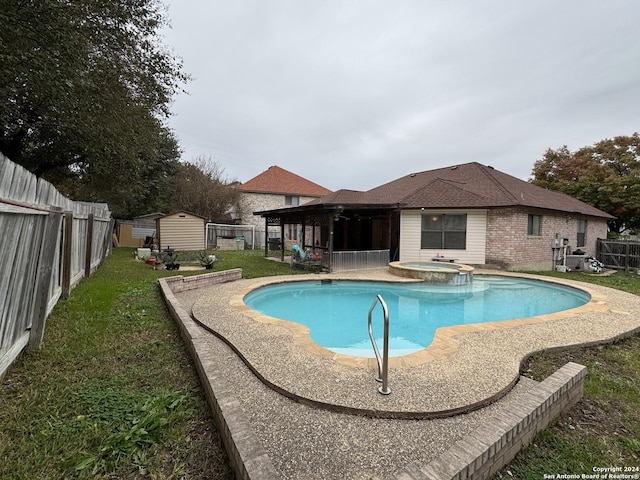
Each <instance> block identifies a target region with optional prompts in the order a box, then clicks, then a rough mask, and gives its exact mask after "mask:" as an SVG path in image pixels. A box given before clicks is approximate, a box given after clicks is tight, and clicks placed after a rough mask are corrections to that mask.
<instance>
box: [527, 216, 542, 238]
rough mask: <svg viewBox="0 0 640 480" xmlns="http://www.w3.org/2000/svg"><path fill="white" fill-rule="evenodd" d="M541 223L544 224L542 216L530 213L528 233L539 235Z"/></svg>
mask: <svg viewBox="0 0 640 480" xmlns="http://www.w3.org/2000/svg"><path fill="white" fill-rule="evenodd" d="M540 225H542V216H540V215H531V214H529V221H528V225H527V235H531V236H535V237H539V236H540V235H541V233H540V230H541V229H540Z"/></svg>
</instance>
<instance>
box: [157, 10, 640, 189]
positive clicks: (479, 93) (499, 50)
mask: <svg viewBox="0 0 640 480" xmlns="http://www.w3.org/2000/svg"><path fill="white" fill-rule="evenodd" d="M165 3H166V4H167V5H168V17H169V19H170V22H171V25H172V27H171V29H169V30H167V31H166V34H165V42H166V44H167V46H169V47H170V48H171V50H172V51H173V53H174V54H176V55H177V56H179V57H181V58H182V59H183V61H184V68H185V71H186V72H187V73H188V74H190V75H191V76H192V77H193V80H192V81H191V82H190V83H189V84H188V85H187V86H186V89H187V90H188V92H189V94H188V95H180V96H178V97H176V99H175V102H174V105H173V108H172V110H173V112H174V115H173V117H172V118H171V119H170V121H169V125H170V127H171V128H172V129H173V130H174V131H175V133H176V135H177V137H178V139H179V141H180V145H181V147H182V149H183V152H184V153H183V160H186V161H192V160H194V159H195V158H196V157H198V156H206V157H209V156H211V158H213V159H214V160H216V161H217V162H218V163H219V164H220V166H221V167H222V168H224V177H225V178H226V179H228V180H239V181H241V182H245V181H247V180H249V179H251V178H253V177H254V176H256V175H258V174H260V173H261V172H262V171H264V170H266V169H267V168H268V167H269V166H271V165H278V166H280V167H282V168H285V169H287V170H290V171H292V172H293V173H296V174H298V175H301V176H303V177H305V178H307V179H309V180H311V181H314V182H316V183H318V184H320V185H322V186H324V187H326V188H329V189H331V190H337V189H340V188H348V189H354V190H368V189H371V188H373V187H376V186H378V185H381V184H383V183H386V182H388V181H391V180H394V179H396V178H398V177H401V176H403V175H406V174H409V173H412V172H420V171H424V170H430V169H433V168H438V167H444V166H449V165H455V164H460V163H466V162H472V161H475V162H480V163H482V164H485V165H491V166H493V167H495V168H496V169H498V170H501V171H503V172H505V173H508V174H511V175H514V176H516V177H519V178H522V179H524V180H526V179H528V178H529V176H530V174H531V170H532V168H533V164H534V162H535V161H536V160H538V159H540V158H541V157H542V155H543V154H544V152H545V151H546V150H547V149H548V148H553V149H556V148H559V147H561V146H562V145H567V146H568V147H569V148H570V149H572V150H575V149H577V148H580V147H583V146H585V145H591V144H593V143H595V142H597V141H599V140H602V139H604V138H611V137H614V136H617V135H631V134H632V133H634V132H637V131H640V122H639V120H640V27H639V26H638V25H639V24H638V19H640V2H639V1H638V0H607V1H603V0H562V1H557V0H554V1H551V0H536V1H528V2H524V1H522V2H514V1H513V0H485V1H474V0H457V1H445V0H402V1H396V2H393V1H389V0H387V1H378V0H367V1H344V0H336V1H333V0H330V1H326V0H323V1H303V0H273V1H266V0H247V1H240V0H232V1H230V0H180V1H178V0H165Z"/></svg>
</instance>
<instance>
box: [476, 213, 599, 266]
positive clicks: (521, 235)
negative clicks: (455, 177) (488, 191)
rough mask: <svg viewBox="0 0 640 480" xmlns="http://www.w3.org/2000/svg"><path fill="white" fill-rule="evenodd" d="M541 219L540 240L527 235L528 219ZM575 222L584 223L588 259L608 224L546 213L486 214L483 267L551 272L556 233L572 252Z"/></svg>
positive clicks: (573, 216) (586, 218) (575, 229)
mask: <svg viewBox="0 0 640 480" xmlns="http://www.w3.org/2000/svg"><path fill="white" fill-rule="evenodd" d="M529 214H534V215H540V216H541V219H542V222H541V226H540V230H541V231H540V235H539V236H530V235H527V224H528V215H529ZM578 219H584V220H586V221H587V225H586V245H585V246H584V247H581V248H582V250H584V251H586V252H587V254H589V255H595V254H596V240H597V239H598V238H606V237H607V222H606V220H604V219H598V218H595V217H580V216H575V215H569V214H566V213H559V212H552V211H549V210H532V209H525V208H503V209H495V210H489V211H488V212H487V252H486V263H487V264H489V265H499V266H502V267H508V268H512V269H519V270H551V269H552V258H553V253H552V250H551V241H552V240H553V239H554V238H555V236H556V233H557V234H558V235H559V237H560V238H568V239H569V245H571V247H572V248H571V250H572V251H573V250H575V249H576V248H577V247H576V241H577V240H576V239H577V234H578V232H577V228H578V223H577V220H578Z"/></svg>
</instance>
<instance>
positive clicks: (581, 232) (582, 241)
mask: <svg viewBox="0 0 640 480" xmlns="http://www.w3.org/2000/svg"><path fill="white" fill-rule="evenodd" d="M577 230H578V236H577V238H576V247H584V246H585V245H586V241H587V221H586V220H578V225H577Z"/></svg>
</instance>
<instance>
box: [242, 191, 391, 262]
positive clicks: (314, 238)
mask: <svg viewBox="0 0 640 480" xmlns="http://www.w3.org/2000/svg"><path fill="white" fill-rule="evenodd" d="M360 195H361V192H353V191H340V192H336V194H333V195H328V196H326V197H323V198H322V201H320V200H316V201H313V202H309V203H307V204H305V205H301V206H297V207H287V208H280V209H275V210H265V211H260V212H254V215H260V216H262V217H263V218H264V219H265V230H266V231H268V230H269V227H279V229H280V239H279V240H280V241H279V242H273V241H272V242H271V243H272V246H273V245H275V244H277V245H278V246H279V256H280V260H281V261H284V259H285V250H286V249H291V248H292V247H293V245H298V247H299V248H300V251H301V253H302V255H301V256H299V257H301V258H296V255H295V252H294V255H293V260H292V265H295V264H296V263H297V264H300V266H305V265H308V266H316V267H318V268H320V269H322V270H324V271H327V272H337V271H345V270H354V269H363V268H380V267H384V266H386V265H387V264H388V263H389V262H390V261H392V260H393V259H394V258H396V257H397V254H398V245H399V241H400V208H399V205H398V204H395V203H394V204H385V203H375V204H371V203H363V202H358V198H357V197H359V196H360ZM287 225H300V226H301V229H300V237H299V239H298V241H297V242H296V241H289V244H287V242H285V228H286V226H287ZM269 243H270V242H269V239H268V238H267V239H266V240H265V246H264V249H265V256H269V255H270V254H269V250H270V248H269ZM294 250H297V249H294ZM271 251H272V253H273V248H272V249H271Z"/></svg>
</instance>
